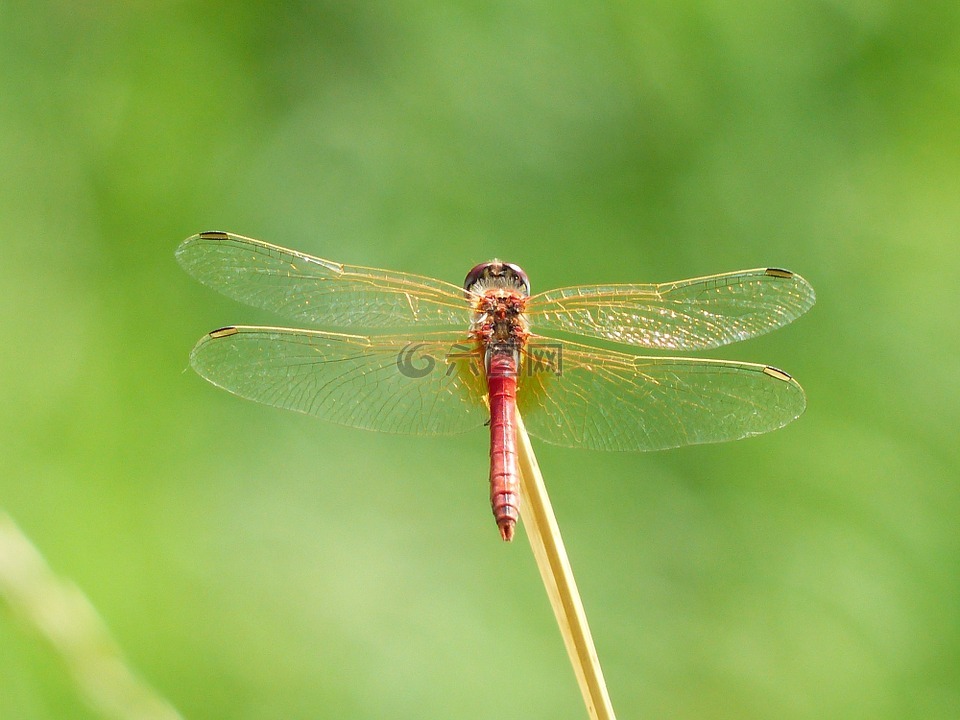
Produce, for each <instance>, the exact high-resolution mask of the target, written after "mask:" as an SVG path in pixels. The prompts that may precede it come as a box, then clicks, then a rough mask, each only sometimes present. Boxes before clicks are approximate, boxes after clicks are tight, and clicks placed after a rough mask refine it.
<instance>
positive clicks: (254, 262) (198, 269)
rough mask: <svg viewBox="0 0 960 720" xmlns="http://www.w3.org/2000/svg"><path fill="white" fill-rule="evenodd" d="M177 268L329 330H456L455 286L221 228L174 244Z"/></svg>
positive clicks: (466, 316)
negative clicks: (340, 260) (326, 257)
mask: <svg viewBox="0 0 960 720" xmlns="http://www.w3.org/2000/svg"><path fill="white" fill-rule="evenodd" d="M176 255H177V260H179V262H180V264H181V265H182V266H183V268H184V269H185V270H186V271H187V272H188V273H190V274H191V275H192V276H193V277H195V278H196V279H197V280H199V281H200V282H202V283H204V284H205V285H209V286H210V287H212V288H214V289H216V290H218V291H220V292H222V293H223V294H224V295H226V296H228V297H231V298H233V299H235V300H239V301H241V302H245V303H247V304H249V305H253V306H255V307H260V308H264V309H266V310H271V311H274V312H277V313H280V314H282V315H284V316H285V317H288V318H291V319H294V320H300V321H303V322H306V323H309V324H323V325H324V326H326V327H335V328H369V329H378V328H385V329H389V328H405V327H419V328H430V327H437V328H440V327H451V326H452V327H462V328H466V327H467V326H468V323H469V322H470V306H469V303H468V302H467V301H466V300H465V299H464V297H463V290H462V289H460V288H458V287H457V286H455V285H452V284H450V283H445V282H443V281H441V280H434V279H432V278H428V277H424V276H421V275H414V274H412V273H401V272H393V271H390V270H379V269H376V268H365V267H360V266H358V265H341V264H340V263H335V262H331V261H329V260H323V259H322V258H317V257H313V256H312V255H307V254H305V253H301V252H296V251H295V250H287V249H285V248H282V247H278V246H276V245H270V244H269V243H265V242H261V241H260V240H254V239H252V238H246V237H242V236H240V235H234V234H232V233H225V232H206V233H200V234H199V235H194V236H193V237H190V238H187V239H186V240H184V241H183V243H182V244H181V245H180V247H179V248H177V253H176Z"/></svg>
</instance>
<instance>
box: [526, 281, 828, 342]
mask: <svg viewBox="0 0 960 720" xmlns="http://www.w3.org/2000/svg"><path fill="white" fill-rule="evenodd" d="M814 300H815V296H814V292H813V288H812V287H810V284H809V283H808V282H807V281H806V280H804V279H803V278H802V277H800V276H799V275H795V274H794V273H791V272H790V271H788V270H778V269H775V268H765V269H764V268H761V269H757V270H743V271H741V272H733V273H724V274H722V275H711V276H710V277H702V278H693V279H691V280H680V281H678V282H672V283H661V284H659V285H590V286H583V287H569V288H560V289H558V290H548V291H547V292H542V293H540V294H538V295H534V296H533V297H531V298H530V300H529V304H528V311H527V314H528V316H529V318H530V321H531V324H532V326H533V327H534V329H536V330H537V331H538V332H539V331H541V330H544V329H548V330H549V329H553V330H563V331H566V332H572V333H577V334H579V335H586V336H589V337H597V338H603V339H605V340H613V341H614V342H620V343H627V344H629V345H639V346H641V347H645V348H657V349H663V350H701V349H705V348H713V347H717V346H719V345H726V344H728V343H732V342H737V341H738V340H746V339H747V338H751V337H755V336H757V335H762V334H764V333H767V332H770V331H771V330H774V329H776V328H778V327H781V326H783V325H786V324H787V323H789V322H792V321H793V320H796V319H797V318H798V317H800V316H801V315H802V314H803V313H805V312H806V311H807V310H809V309H810V307H811V306H812V305H813V303H814Z"/></svg>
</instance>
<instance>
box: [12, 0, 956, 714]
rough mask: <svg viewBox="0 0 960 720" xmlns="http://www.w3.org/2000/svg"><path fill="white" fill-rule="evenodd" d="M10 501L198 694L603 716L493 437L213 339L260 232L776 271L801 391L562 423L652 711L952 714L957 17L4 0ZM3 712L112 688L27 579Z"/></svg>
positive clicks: (760, 351)
mask: <svg viewBox="0 0 960 720" xmlns="http://www.w3.org/2000/svg"><path fill="white" fill-rule="evenodd" d="M0 178H2V182H0V251H2V252H0V321H2V346H0V508H2V509H3V510H4V511H6V512H7V513H9V514H10V515H11V516H12V517H13V518H14V519H15V520H16V522H17V523H18V524H19V526H20V527H21V529H22V530H23V531H24V533H26V534H27V535H28V536H29V537H30V538H31V540H32V541H33V542H34V544H35V545H36V547H37V548H38V549H39V550H40V551H41V552H42V553H43V554H44V556H45V557H46V558H47V560H48V561H49V563H50V564H51V566H52V568H53V569H54V570H55V571H56V572H57V573H58V574H59V575H60V576H62V577H64V578H67V579H69V580H71V581H73V582H75V583H76V584H77V585H78V586H79V587H80V588H81V589H82V590H83V591H84V592H85V593H86V595H87V596H88V597H89V599H90V601H91V602H92V603H93V605H94V606H95V607H96V608H97V609H98V611H99V613H100V614H101V615H102V617H103V618H104V620H105V622H106V623H107V625H108V626H109V627H110V629H111V631H112V632H113V634H114V635H115V637H116V639H117V641H118V642H119V644H120V645H121V646H122V647H123V649H124V652H125V653H126V655H127V657H128V659H129V660H130V662H131V664H132V665H133V666H134V667H135V668H136V669H137V670H138V672H139V673H140V674H141V675H142V676H143V677H144V678H145V679H146V680H147V681H148V682H149V683H150V684H151V685H152V686H154V687H155V688H156V689H157V690H158V692H160V693H161V694H162V695H164V696H165V697H167V698H168V699H169V700H170V701H171V702H172V703H173V704H174V705H175V706H176V707H177V708H178V709H179V710H180V711H181V712H182V713H183V715H184V716H185V717H186V718H190V719H200V718H230V719H237V718H270V719H272V718H321V717H349V718H391V719H393V718H489V717H500V718H580V717H585V713H584V711H583V707H582V704H581V700H580V697H579V694H578V691H577V687H576V683H575V682H574V678H573V674H572V672H571V670H570V668H569V666H568V664H567V659H566V656H565V653H564V649H563V645H562V642H561V640H560V637H559V634H558V632H557V630H556V627H555V625H554V620H553V617H552V615H551V611H550V607H549V605H548V603H547V599H546V596H545V594H544V591H543V588H542V586H541V584H540V579H539V576H538V574H537V570H536V567H535V565H534V563H533V560H532V559H531V556H530V552H529V548H528V547H527V546H526V541H525V539H524V538H523V537H522V536H521V537H519V538H518V541H517V542H515V543H513V544H512V545H510V546H507V545H504V544H503V543H502V542H501V541H500V540H499V539H498V537H497V532H496V528H495V526H494V524H493V520H492V518H491V517H490V513H489V509H488V502H487V499H486V493H487V490H486V487H485V483H486V454H487V448H486V444H485V443H486V438H485V435H484V433H483V432H480V431H477V432H475V433H470V434H467V435H464V436H459V437H453V438H443V439H421V438H402V437H395V436H390V435H378V434H373V433H367V432H364V431H360V430H351V429H348V428H342V427H338V426H335V425H331V424H327V423H323V422H319V421H316V420H314V419H311V418H308V417H303V416H298V415H295V414H293V413H284V412H281V411H279V410H274V409H271V408H267V407H264V406H259V405H255V404H253V403H248V402H245V401H241V400H239V399H237V398H235V397H233V396H231V395H228V394H227V393H224V392H221V391H218V390H216V389H215V388H213V387H212V386H210V385H208V384H206V383H205V382H203V381H202V380H201V379H200V378H199V377H197V376H196V375H195V374H194V373H193V372H192V371H189V370H187V371H186V372H185V369H187V355H188V352H189V350H190V348H191V347H192V345H193V343H194V342H195V341H196V340H197V338H198V337H200V335H202V334H203V333H204V332H206V331H208V330H210V329H212V328H215V327H219V326H222V325H226V324H231V323H254V322H267V323H274V324H276V323H278V322H279V321H280V319H279V318H276V317H273V316H270V315H268V314H266V313H263V312H260V311H257V310H254V309H251V308H247V307H243V306H241V305H238V304H236V303H234V302H231V301H229V300H227V299H225V298H223V297H221V296H218V295H217V294H215V293H213V292H212V291H210V290H208V289H206V288H204V287H203V286H201V285H199V284H198V283H196V282H194V281H193V280H191V278H189V277H188V276H187V275H186V274H185V273H184V272H182V271H181V269H180V268H179V267H178V266H177V264H176V262H175V261H174V258H173V251H174V249H175V247H176V246H177V244H178V243H179V242H180V241H181V240H182V239H183V238H185V237H187V236H188V235H191V234H193V233H195V232H198V231H201V230H209V229H223V230H232V231H234V232H238V233H242V234H245V235H250V236H253V237H257V238H260V239H263V240H266V241H268V242H273V243H276V244H280V245H285V246H288V247H293V248H296V249H299V250H302V251H305V252H309V253H313V254H316V255H320V256H322V257H326V258H330V259H333V260H337V261H341V262H348V263H356V264H363V265H372V266H379V267H387V268H391V269H396V270H406V271H413V272H419V273H422V274H426V275H430V276H434V277H438V278H443V279H445V280H449V281H451V282H455V283H459V282H460V280H461V279H462V277H463V275H464V274H465V272H466V270H467V269H469V268H470V267H472V266H473V265H474V264H475V263H477V262H480V261H483V260H486V259H489V258H490V257H492V256H498V257H501V258H503V259H507V260H510V261H512V262H516V263H519V264H521V265H522V266H523V267H524V268H525V269H526V270H527V272H528V273H529V275H530V277H531V279H532V282H533V285H534V288H535V290H536V289H540V290H542V289H547V288H549V287H557V286H563V285H570V284H579V283H609V282H652V281H665V280H674V279H679V278H682V277H690V276H696V275H703V274H711V273H716V272H724V271H729V270H736V269H741V268H750V267H757V266H765V265H772V266H781V267H787V268H790V269H792V270H794V271H796V272H799V273H800V274H802V275H804V276H805V277H806V278H807V279H808V280H809V281H810V282H811V283H812V284H813V285H814V287H815V288H816V290H817V293H818V302H817V305H816V306H815V307H814V309H813V310H812V312H811V313H809V314H808V315H807V316H805V317H803V318H802V319H800V320H799V321H798V322H797V323H795V324H794V325H791V326H789V327H788V328H786V329H784V330H781V331H779V332H777V333H774V334H771V335H769V336H766V337H764V338H761V339H757V340H753V341H750V342H748V343H744V344H742V345H738V346H733V347H730V348H724V349H723V350H720V351H717V352H715V353H711V354H712V355H716V356H720V357H725V358H736V359H742V360H751V361H757V362H765V363H770V364H773V365H776V366H778V367H783V368H784V369H786V370H788V371H789V372H791V373H792V374H794V375H795V376H796V377H797V378H798V379H799V380H800V382H801V383H802V384H803V385H804V387H805V389H806V391H807V395H808V403H809V406H808V410H807V412H806V414H805V415H804V416H803V417H802V418H801V419H800V420H799V421H797V422H795V423H794V424H792V425H790V426H789V427H788V428H786V429H784V430H782V431H779V432H776V433H773V434H770V435H766V436H763V437H760V438H753V439H750V440H746V441H742V442H737V443H729V444H725V445H715V446H702V447H694V448H686V449H679V450H674V451H668V452H662V453H654V454H635V455H631V454H623V455H616V454H603V453H594V452H588V451H576V450H567V449H562V448H555V447H550V446H545V445H542V444H539V443H538V444H536V448H537V451H538V454H539V459H540V463H541V466H542V468H543V471H544V474H545V476H546V479H547V482H548V486H549V488H550V490H551V494H552V497H553V501H554V505H555V509H556V511H557V514H558V516H559V520H560V523H561V527H562V528H563V531H564V537H565V539H566V541H567V546H568V551H569V553H570V556H571V560H572V563H573V566H574V569H575V571H576V574H577V579H578V582H579V585H580V589H581V592H582V595H583V600H584V603H585V605H586V609H587V612H588V614H589V617H590V621H591V626H592V629H593V634H594V638H595V640H596V644H597V648H598V651H599V653H600V657H601V660H602V662H603V666H604V670H605V674H606V678H607V681H608V685H609V689H610V694H611V697H612V699H613V703H614V707H615V708H616V710H617V714H618V716H619V717H620V718H622V719H625V718H691V719H693V718H738V719H741V720H744V719H748V718H758V719H759V718H780V719H788V720H789V719H793V718H797V719H799V718H811V719H812V718H817V719H818V720H822V719H824V718H838V719H843V720H851V719H855V718H871V719H873V720H876V719H878V718H892V719H893V718H895V719H898V720H899V719H900V718H906V717H924V718H950V719H953V718H957V717H960V579H958V569H957V568H958V558H960V522H958V515H960V489H958V464H960V463H958V446H957V427H958V424H960V410H958V408H960V382H958V379H957V370H958V363H957V357H958V350H960V339H958V338H960V333H958V330H960V322H958V320H957V302H958V300H960V292H958V289H960V280H958V279H960V252H958V242H957V239H958V227H960V5H958V4H957V3H956V2H955V1H951V2H924V3H911V2H882V1H880V0H877V1H875V2H870V1H867V0H862V1H860V2H856V1H853V0H851V1H848V2H843V1H841V0H822V1H819V2H812V1H807V2H786V3H761V2H729V3H719V2H703V3H695V2H672V3H668V2H644V3H628V2H617V1H611V2H600V3H584V2H580V3H577V2H566V1H562V0H561V1H560V2H533V1H529V2H497V1H494V2H456V3H432V2H416V1H414V0H407V1H404V2H395V3H381V2H369V3H334V2H312V3H311V2H293V3H286V4H278V5H275V4H272V3H255V2H233V3H219V4H218V3H199V2H157V3H137V2H131V3H110V2H99V3H98V2H83V3H68V2H63V3H54V2H35V3H26V2H16V1H15V2H12V3H11V2H5V3H3V4H0ZM0 717H3V718H18V719H24V720H33V719H47V718H81V719H83V718H93V717H100V715H98V714H97V713H96V712H94V711H92V710H89V709H88V708H87V706H86V704H85V703H84V700H83V699H82V696H81V693H80V692H79V691H78V689H77V687H76V685H75V684H74V682H73V680H72V679H71V675H70V673H69V672H68V671H67V669H66V667H65V665H64V664H63V662H62V661H61V660H60V658H59V656H58V653H57V651H56V650H55V649H54V648H53V647H52V646H51V645H50V644H49V643H48V642H47V641H46V640H44V639H43V638H42V637H41V635H40V634H39V633H38V632H37V631H36V629H35V628H34V627H32V626H31V624H30V623H29V622H26V621H25V620H24V619H23V617H22V614H21V613H20V612H17V611H14V610H12V609H11V608H10V607H9V606H7V605H3V604H0Z"/></svg>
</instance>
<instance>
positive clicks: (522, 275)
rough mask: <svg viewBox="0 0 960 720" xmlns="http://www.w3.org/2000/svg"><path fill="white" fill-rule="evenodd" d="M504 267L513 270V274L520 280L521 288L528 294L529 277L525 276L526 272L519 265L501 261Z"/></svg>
mask: <svg viewBox="0 0 960 720" xmlns="http://www.w3.org/2000/svg"><path fill="white" fill-rule="evenodd" d="M503 266H504V267H507V268H510V270H512V271H513V274H514V275H516V276H517V278H518V279H519V280H520V282H522V283H523V289H524V290H526V291H527V295H529V294H530V278H528V277H527V274H526V273H525V272H524V271H523V268H522V267H520V266H519V265H514V264H513V263H503Z"/></svg>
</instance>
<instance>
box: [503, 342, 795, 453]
mask: <svg viewBox="0 0 960 720" xmlns="http://www.w3.org/2000/svg"><path fill="white" fill-rule="evenodd" d="M518 382H519V387H518V392H517V402H518V404H519V407H520V411H521V412H522V413H523V418H524V422H525V423H526V426H527V429H528V430H529V432H530V434H531V435H533V436H535V437H538V438H540V439H541V440H545V441H547V442H550V443H554V444H556V445H566V446H568V447H585V448H591V449H595V450H662V449H665V448H672V447H679V446H681V445H693V444H697V443H713V442H723V441H726V440H737V439H740V438H744V437H748V436H750V435H757V434H760V433H765V432H768V431H770V430H775V429H777V428H779V427H782V426H784V425H786V424H787V423H789V422H790V421H791V420H794V419H795V418H797V417H798V416H799V415H800V414H801V413H802V412H803V409H804V406H805V405H806V399H805V398H804V394H803V389H802V388H801V387H800V385H799V384H798V383H797V382H796V381H795V380H794V379H793V378H791V377H790V376H789V375H787V374H786V373H785V372H783V371H782V370H777V369H776V368H772V367H769V366H766V365H756V364H752V363H740V362H726V361H722V360H701V359H695V358H671V357H643V356H639V355H628V354H625V353H618V352H613V351H609V350H598V349H594V348H590V347H586V346H584V345H578V344H576V343H566V342H563V343H560V342H556V341H554V340H552V339H547V338H531V340H530V342H529V343H528V345H527V348H526V350H525V353H524V357H523V360H522V364H521V371H520V377H519V381H518Z"/></svg>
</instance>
